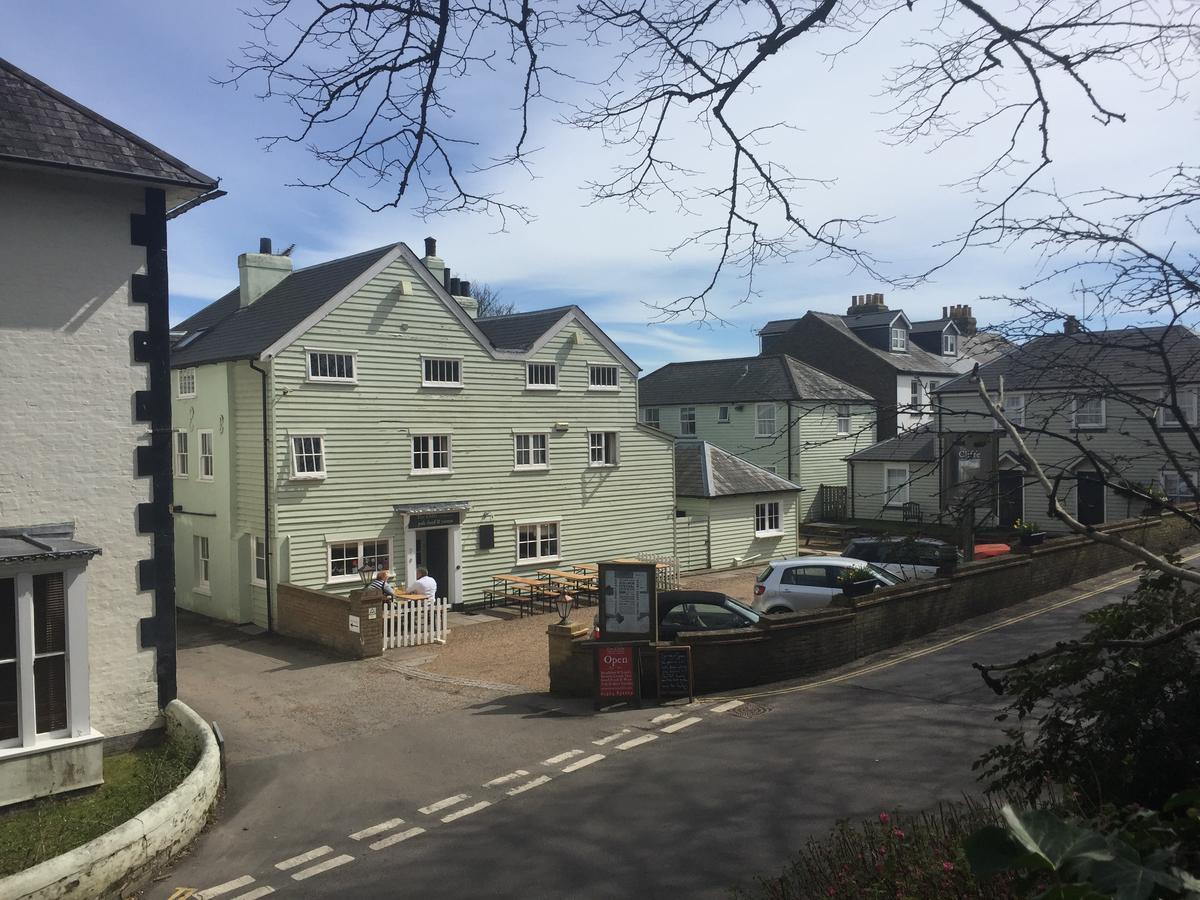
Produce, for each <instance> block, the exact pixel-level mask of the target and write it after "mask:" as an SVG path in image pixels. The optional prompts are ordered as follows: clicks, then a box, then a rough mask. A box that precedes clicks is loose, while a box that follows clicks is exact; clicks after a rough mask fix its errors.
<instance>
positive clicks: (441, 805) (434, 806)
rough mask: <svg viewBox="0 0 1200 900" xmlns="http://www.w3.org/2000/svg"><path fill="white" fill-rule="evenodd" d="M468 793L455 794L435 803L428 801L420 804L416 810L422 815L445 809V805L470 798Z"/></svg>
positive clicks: (451, 804)
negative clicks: (422, 804) (426, 803)
mask: <svg viewBox="0 0 1200 900" xmlns="http://www.w3.org/2000/svg"><path fill="white" fill-rule="evenodd" d="M470 799H471V795H470V794H455V795H454V796H453V797H447V798H446V799H445V800H439V801H438V802H437V803H430V804H429V805H428V806H422V807H421V808H420V809H419V810H417V811H418V812H419V813H421V814H422V815H425V816H428V815H432V814H433V813H435V812H437V811H438V810H442V809H445V808H446V807H447V806H453V805H454V804H455V803H462V802H463V801H464V800H470Z"/></svg>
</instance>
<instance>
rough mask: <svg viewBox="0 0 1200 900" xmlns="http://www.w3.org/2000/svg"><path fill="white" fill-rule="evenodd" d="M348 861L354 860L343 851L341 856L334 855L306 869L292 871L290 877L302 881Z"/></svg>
mask: <svg viewBox="0 0 1200 900" xmlns="http://www.w3.org/2000/svg"><path fill="white" fill-rule="evenodd" d="M348 862H354V857H353V856H351V855H350V854H349V853H343V854H342V855H341V856H335V857H333V858H332V859H327V860H325V861H324V862H319V863H317V864H316V865H315V866H309V867H308V868H307V869H301V870H300V871H299V872H293V873H292V878H294V879H295V880H296V881H303V880H304V879H305V878H312V877H313V876H314V875H320V874H321V873H322V872H328V871H329V870H330V869H336V868H337V867H338V866H344V865H345V864H346V863H348Z"/></svg>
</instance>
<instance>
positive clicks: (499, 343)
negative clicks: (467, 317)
mask: <svg viewBox="0 0 1200 900" xmlns="http://www.w3.org/2000/svg"><path fill="white" fill-rule="evenodd" d="M572 309H574V307H571V306H555V307H553V308H551V309H535V310H533V311H531V312H524V313H513V314H512V315H510V316H492V317H490V318H487V319H476V320H475V324H476V325H478V326H479V330H480V331H482V332H483V333H484V335H486V336H487V339H488V340H489V341H491V343H492V346H493V347H495V348H496V349H497V350H519V351H522V352H524V351H525V350H528V349H529V348H530V347H532V346H533V345H534V344H535V343H537V340H538V338H540V337H541V336H542V335H543V334H545V333H546V332H547V331H549V330H550V329H551V328H552V327H554V325H555V323H556V322H558V320H559V319H561V318H562V317H563V316H565V315H566V314H567V313H569V312H570V311H571V310H572Z"/></svg>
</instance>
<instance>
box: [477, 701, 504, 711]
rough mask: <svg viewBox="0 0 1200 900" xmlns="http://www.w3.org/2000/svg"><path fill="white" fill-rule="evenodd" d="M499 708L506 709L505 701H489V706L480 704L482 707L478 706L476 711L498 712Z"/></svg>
mask: <svg viewBox="0 0 1200 900" xmlns="http://www.w3.org/2000/svg"><path fill="white" fill-rule="evenodd" d="M498 709H505V706H504V704H503V703H489V704H488V705H487V706H480V707H478V708H477V709H476V710H475V712H477V713H489V712H496V710H498Z"/></svg>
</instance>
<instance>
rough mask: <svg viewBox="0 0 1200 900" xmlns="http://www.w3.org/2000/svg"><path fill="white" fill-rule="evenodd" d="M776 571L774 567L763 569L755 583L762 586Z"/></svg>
mask: <svg viewBox="0 0 1200 900" xmlns="http://www.w3.org/2000/svg"><path fill="white" fill-rule="evenodd" d="M774 571H775V567H774V566H767V567H766V568H765V569H763V570H762V571H761V572H759V573H758V578H756V579H755V581H757V582H758V583H759V584H762V583H763V582H764V581H766V580H767V579H768V578H770V577H771V573H772V572H774Z"/></svg>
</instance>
